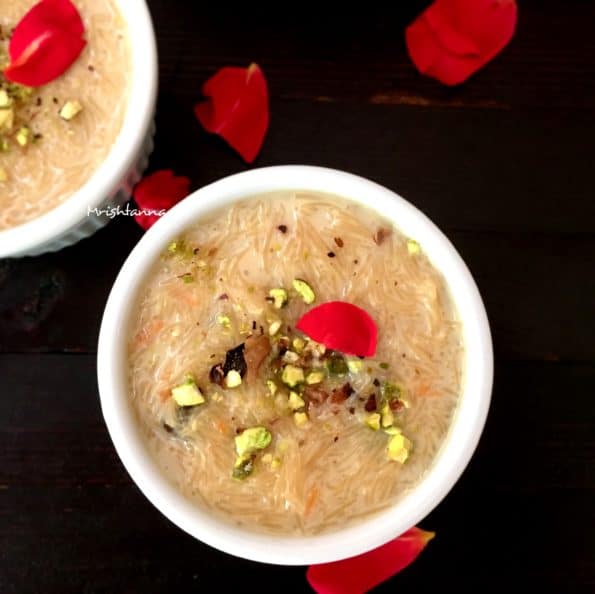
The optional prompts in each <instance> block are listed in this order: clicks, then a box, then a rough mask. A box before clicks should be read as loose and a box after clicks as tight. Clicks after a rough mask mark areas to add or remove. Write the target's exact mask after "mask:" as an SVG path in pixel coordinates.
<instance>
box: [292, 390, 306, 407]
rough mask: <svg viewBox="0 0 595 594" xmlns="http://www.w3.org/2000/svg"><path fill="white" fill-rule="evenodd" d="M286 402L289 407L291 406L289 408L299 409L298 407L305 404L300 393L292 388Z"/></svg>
mask: <svg viewBox="0 0 595 594" xmlns="http://www.w3.org/2000/svg"><path fill="white" fill-rule="evenodd" d="M288 402H289V408H291V410H299V409H300V408H303V407H304V406H306V403H305V402H304V400H303V398H301V397H300V395H299V394H298V393H297V392H294V391H293V390H292V391H291V392H289V400H288Z"/></svg>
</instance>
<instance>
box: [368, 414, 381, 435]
mask: <svg viewBox="0 0 595 594" xmlns="http://www.w3.org/2000/svg"><path fill="white" fill-rule="evenodd" d="M365 422H366V425H367V426H368V427H370V429H374V431H378V429H380V415H379V414H378V413H372V414H371V415H368V416H367V417H366V421H365Z"/></svg>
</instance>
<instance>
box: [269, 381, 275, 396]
mask: <svg viewBox="0 0 595 594" xmlns="http://www.w3.org/2000/svg"><path fill="white" fill-rule="evenodd" d="M267 388H268V389H269V393H270V394H271V396H274V395H275V394H276V393H277V384H276V383H275V382H274V381H273V380H267Z"/></svg>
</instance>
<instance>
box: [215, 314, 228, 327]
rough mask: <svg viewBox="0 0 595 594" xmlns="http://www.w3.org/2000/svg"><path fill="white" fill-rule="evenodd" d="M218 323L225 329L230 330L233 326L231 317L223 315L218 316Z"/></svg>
mask: <svg viewBox="0 0 595 594" xmlns="http://www.w3.org/2000/svg"><path fill="white" fill-rule="evenodd" d="M217 323H218V324H221V326H223V327H224V328H229V327H230V326H231V320H230V319H229V316H226V315H223V314H219V315H218V316H217Z"/></svg>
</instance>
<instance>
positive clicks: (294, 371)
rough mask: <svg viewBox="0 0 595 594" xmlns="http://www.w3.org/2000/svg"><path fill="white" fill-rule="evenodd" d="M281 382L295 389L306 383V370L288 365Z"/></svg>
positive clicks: (284, 369)
mask: <svg viewBox="0 0 595 594" xmlns="http://www.w3.org/2000/svg"><path fill="white" fill-rule="evenodd" d="M281 381H282V382H283V383H284V384H286V385H288V386H289V387H290V388H293V387H295V386H297V385H298V384H301V383H302V382H303V381H304V370H303V369H302V368H301V367H296V366H295V365H286V366H285V367H284V368H283V373H282V374H281Z"/></svg>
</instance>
